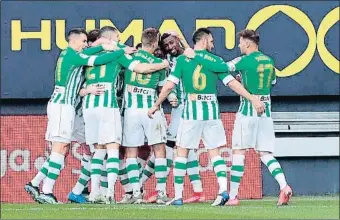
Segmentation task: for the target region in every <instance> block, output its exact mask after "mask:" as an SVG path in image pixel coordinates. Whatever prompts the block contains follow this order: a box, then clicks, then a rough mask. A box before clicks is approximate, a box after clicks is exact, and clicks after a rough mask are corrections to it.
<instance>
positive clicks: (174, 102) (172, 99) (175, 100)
mask: <svg viewBox="0 0 340 220" xmlns="http://www.w3.org/2000/svg"><path fill="white" fill-rule="evenodd" d="M168 100H169V102H170V105H171V107H173V108H176V107H177V106H178V98H177V96H176V95H175V94H173V93H170V94H169V95H168Z"/></svg>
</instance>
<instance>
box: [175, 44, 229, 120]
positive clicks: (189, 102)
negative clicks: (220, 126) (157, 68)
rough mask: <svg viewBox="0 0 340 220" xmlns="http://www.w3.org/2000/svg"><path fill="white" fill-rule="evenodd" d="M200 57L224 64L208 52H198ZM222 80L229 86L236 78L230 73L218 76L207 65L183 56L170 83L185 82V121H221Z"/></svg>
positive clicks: (180, 57) (178, 60)
mask: <svg viewBox="0 0 340 220" xmlns="http://www.w3.org/2000/svg"><path fill="white" fill-rule="evenodd" d="M195 52H196V54H197V55H198V56H202V57H203V58H204V59H208V60H210V61H212V62H213V63H217V62H223V60H222V58H220V57H218V56H216V55H214V54H211V53H209V52H207V51H206V50H196V51H195ZM218 79H220V80H222V81H223V83H224V84H228V83H229V82H230V81H231V80H233V79H234V78H233V77H232V76H231V75H230V74H229V73H226V72H224V73H219V74H216V73H215V72H214V71H211V70H209V68H207V66H206V65H199V64H198V63H197V61H195V60H192V59H188V58H186V57H185V56H183V55H181V56H179V57H178V59H177V63H176V66H175V68H174V69H173V70H172V72H171V74H170V76H169V77H168V80H169V81H172V82H174V83H175V84H178V83H179V81H180V80H182V82H183V87H184V92H185V107H184V111H183V114H182V118H183V119H185V120H216V119H220V110H219V104H218V100H217V81H218Z"/></svg>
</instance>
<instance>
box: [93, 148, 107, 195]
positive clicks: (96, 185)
mask: <svg viewBox="0 0 340 220" xmlns="http://www.w3.org/2000/svg"><path fill="white" fill-rule="evenodd" d="M105 155H106V149H95V150H94V155H93V157H92V160H91V194H93V195H95V196H97V195H99V194H100V177H101V175H102V169H103V160H104V158H105Z"/></svg>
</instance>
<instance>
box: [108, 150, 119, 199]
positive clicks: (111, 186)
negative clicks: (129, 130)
mask: <svg viewBox="0 0 340 220" xmlns="http://www.w3.org/2000/svg"><path fill="white" fill-rule="evenodd" d="M107 155H108V157H107V162H106V168H107V179H108V194H110V195H114V192H115V184H116V181H117V177H118V172H119V150H118V149H109V150H107Z"/></svg>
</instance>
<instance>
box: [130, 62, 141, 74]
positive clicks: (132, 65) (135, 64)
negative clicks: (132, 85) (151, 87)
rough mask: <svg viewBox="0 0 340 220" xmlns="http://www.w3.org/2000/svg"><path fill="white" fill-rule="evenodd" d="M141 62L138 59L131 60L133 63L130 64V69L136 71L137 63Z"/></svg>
mask: <svg viewBox="0 0 340 220" xmlns="http://www.w3.org/2000/svg"><path fill="white" fill-rule="evenodd" d="M138 63H139V61H138V60H134V61H132V62H131V64H130V65H129V68H128V69H129V70H131V71H132V72H133V71H134V69H135V68H136V66H137V64H138Z"/></svg>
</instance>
